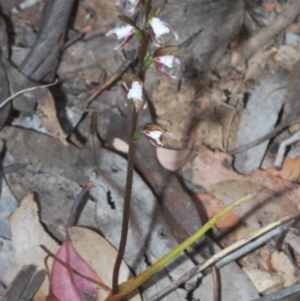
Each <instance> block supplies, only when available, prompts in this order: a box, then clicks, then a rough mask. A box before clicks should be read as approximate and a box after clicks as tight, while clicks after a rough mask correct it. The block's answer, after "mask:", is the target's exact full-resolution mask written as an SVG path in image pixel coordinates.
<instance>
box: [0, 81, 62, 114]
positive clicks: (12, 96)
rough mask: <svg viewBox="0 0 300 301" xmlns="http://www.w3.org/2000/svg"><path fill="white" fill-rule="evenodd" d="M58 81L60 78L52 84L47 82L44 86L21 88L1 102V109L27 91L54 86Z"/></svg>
mask: <svg viewBox="0 0 300 301" xmlns="http://www.w3.org/2000/svg"><path fill="white" fill-rule="evenodd" d="M57 83H58V79H55V81H54V82H53V83H51V84H47V85H42V86H36V87H30V88H26V89H24V90H21V91H19V92H17V93H15V94H13V95H11V96H9V97H8V98H6V99H5V100H4V101H3V102H2V103H1V104H0V109H2V108H3V107H4V106H5V105H6V104H7V103H8V102H9V101H11V100H12V99H14V98H16V97H17V96H19V95H21V94H24V93H27V92H31V91H34V90H37V89H42V88H48V87H51V86H54V85H56V84H57Z"/></svg>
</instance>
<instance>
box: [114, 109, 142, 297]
mask: <svg viewBox="0 0 300 301" xmlns="http://www.w3.org/2000/svg"><path fill="white" fill-rule="evenodd" d="M137 120H138V113H137V111H136V110H135V108H133V109H132V115H131V130H130V142H129V150H128V161H127V174H126V186H125V197H124V209H123V219H122V230H121V239H120V243H119V249H118V255H117V258H116V261H115V265H114V270H113V278H112V292H113V294H117V293H118V283H119V281H118V280H119V272H120V267H121V263H122V259H123V257H124V253H125V248H126V242H127V236H128V227H129V213H130V203H131V191H132V179H133V172H134V157H135V146H136V141H135V139H134V132H135V129H136V127H137Z"/></svg>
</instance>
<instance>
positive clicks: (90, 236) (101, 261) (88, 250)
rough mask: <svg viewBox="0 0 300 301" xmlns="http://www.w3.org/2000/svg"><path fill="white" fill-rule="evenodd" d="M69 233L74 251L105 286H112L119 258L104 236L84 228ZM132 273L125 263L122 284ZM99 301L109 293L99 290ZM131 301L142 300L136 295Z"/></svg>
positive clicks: (121, 272)
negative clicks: (115, 264)
mask: <svg viewBox="0 0 300 301" xmlns="http://www.w3.org/2000/svg"><path fill="white" fill-rule="evenodd" d="M68 233H69V236H70V239H71V242H72V245H73V247H74V249H75V250H76V251H77V252H78V254H79V255H80V256H81V257H82V258H83V259H84V260H85V261H86V262H87V263H88V264H89V265H90V266H91V267H92V268H93V270H94V271H95V272H96V273H97V275H98V276H99V277H100V278H101V280H102V281H103V283H104V284H106V285H107V286H109V287H110V286H111V281H112V271H113V266H114V263H115V259H116V256H117V251H116V249H114V248H113V247H112V246H111V245H110V244H109V243H108V242H107V240H105V239H104V238H103V237H102V236H100V235H99V234H97V233H96V232H94V231H91V230H89V229H87V228H82V227H71V228H70V229H68ZM130 276H131V275H130V271H129V269H128V267H127V265H126V264H125V262H124V261H123V263H122V265H121V270H120V278H119V279H120V280H119V281H120V282H123V281H125V280H127V279H128V278H129V277H130ZM98 292H99V295H98V298H97V300H99V301H100V300H104V298H105V297H106V296H107V293H106V292H105V291H103V290H99V291H98ZM130 300H132V301H138V300H141V298H140V295H139V294H135V295H134V296H133V297H132V298H131V299H130Z"/></svg>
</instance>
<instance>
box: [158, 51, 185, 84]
mask: <svg viewBox="0 0 300 301" xmlns="http://www.w3.org/2000/svg"><path fill="white" fill-rule="evenodd" d="M154 62H155V66H156V68H157V69H158V71H160V72H161V73H163V74H165V75H167V76H168V77H170V78H173V79H175V78H176V73H177V71H178V68H179V67H180V60H179V59H178V58H177V57H175V56H174V55H163V56H157V57H155V58H154Z"/></svg>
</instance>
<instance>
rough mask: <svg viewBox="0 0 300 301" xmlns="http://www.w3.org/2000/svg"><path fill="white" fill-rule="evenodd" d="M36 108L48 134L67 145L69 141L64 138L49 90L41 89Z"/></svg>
mask: <svg viewBox="0 0 300 301" xmlns="http://www.w3.org/2000/svg"><path fill="white" fill-rule="evenodd" d="M37 110H38V111H39V112H40V119H41V123H42V124H43V126H44V127H45V128H46V130H47V131H48V132H49V134H50V135H51V136H53V137H54V138H57V139H58V140H59V141H60V142H61V143H62V144H63V145H64V146H68V145H69V143H68V142H67V140H66V135H65V134H64V132H63V130H62V128H61V126H60V124H59V121H58V118H57V115H56V109H55V104H54V99H53V97H52V95H51V94H50V92H49V91H45V90H44V91H41V98H39V100H38V106H37Z"/></svg>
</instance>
